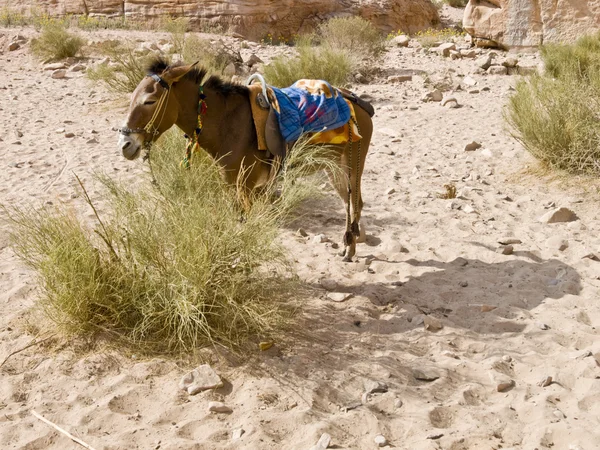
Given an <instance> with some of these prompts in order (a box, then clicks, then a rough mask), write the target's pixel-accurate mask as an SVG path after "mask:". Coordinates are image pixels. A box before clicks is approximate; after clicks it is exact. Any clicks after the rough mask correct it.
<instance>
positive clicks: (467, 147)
mask: <svg viewBox="0 0 600 450" xmlns="http://www.w3.org/2000/svg"><path fill="white" fill-rule="evenodd" d="M478 148H481V144H480V143H479V142H475V141H473V142H470V143H468V144H467V145H465V149H464V150H465V152H474V151H475V150H477V149H478Z"/></svg>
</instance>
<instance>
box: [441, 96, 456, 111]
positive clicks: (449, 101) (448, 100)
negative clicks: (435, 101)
mask: <svg viewBox="0 0 600 450" xmlns="http://www.w3.org/2000/svg"><path fill="white" fill-rule="evenodd" d="M440 104H441V105H442V106H446V107H447V108H456V107H457V106H458V100H456V98H455V97H452V96H444V98H442V101H441V103H440Z"/></svg>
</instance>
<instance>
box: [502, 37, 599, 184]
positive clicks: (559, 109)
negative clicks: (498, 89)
mask: <svg viewBox="0 0 600 450" xmlns="http://www.w3.org/2000/svg"><path fill="white" fill-rule="evenodd" d="M598 49H600V34H598V35H595V36H592V37H585V38H582V39H580V40H579V41H578V42H577V43H576V44H574V45H569V46H560V45H548V46H544V47H543V48H542V52H541V53H542V57H543V60H544V62H545V64H546V69H547V70H546V74H545V75H537V74H536V75H533V76H531V77H530V78H529V79H528V80H522V81H521V82H519V83H518V85H517V87H516V93H515V94H514V95H513V96H512V97H511V98H510V100H509V103H508V106H507V109H506V111H505V118H506V120H507V121H508V123H509V125H510V126H511V128H512V130H513V135H514V136H515V138H516V139H518V140H519V141H520V142H521V143H522V144H523V146H524V147H525V148H526V149H527V150H528V151H529V152H530V153H531V154H532V155H533V156H534V157H535V158H537V159H538V160H539V161H540V162H541V163H542V164H544V165H546V166H548V167H550V168H554V169H560V170H565V171H567V172H571V173H587V174H596V175H598V174H600V122H599V121H598V111H599V108H600V102H599V100H598V99H599V98H600V58H599V57H598V54H597V52H598Z"/></svg>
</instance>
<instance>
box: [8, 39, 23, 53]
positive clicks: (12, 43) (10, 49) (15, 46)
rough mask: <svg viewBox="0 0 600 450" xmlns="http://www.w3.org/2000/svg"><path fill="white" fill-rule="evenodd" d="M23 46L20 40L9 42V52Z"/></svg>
mask: <svg viewBox="0 0 600 450" xmlns="http://www.w3.org/2000/svg"><path fill="white" fill-rule="evenodd" d="M20 48H21V44H19V43H18V42H15V41H13V42H11V43H9V44H8V51H9V52H14V51H15V50H19V49H20Z"/></svg>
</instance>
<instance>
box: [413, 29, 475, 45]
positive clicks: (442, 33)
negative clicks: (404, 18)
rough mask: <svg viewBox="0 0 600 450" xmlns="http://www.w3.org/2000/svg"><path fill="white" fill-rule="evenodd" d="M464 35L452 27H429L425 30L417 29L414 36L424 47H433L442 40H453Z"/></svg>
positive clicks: (442, 41)
mask: <svg viewBox="0 0 600 450" xmlns="http://www.w3.org/2000/svg"><path fill="white" fill-rule="evenodd" d="M463 36H464V32H462V31H459V30H457V29H454V28H443V29H437V28H429V29H428V30H425V31H419V32H418V33H417V34H415V35H414V38H415V39H416V40H417V41H419V43H420V44H421V46H423V47H424V48H430V47H434V46H436V45H439V44H442V43H444V42H449V41H455V40H456V39H459V38H461V37H463Z"/></svg>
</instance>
